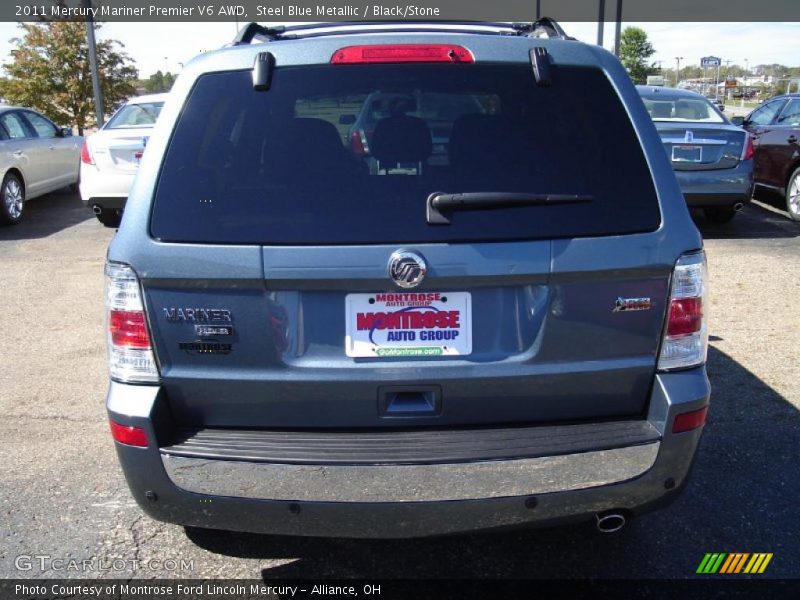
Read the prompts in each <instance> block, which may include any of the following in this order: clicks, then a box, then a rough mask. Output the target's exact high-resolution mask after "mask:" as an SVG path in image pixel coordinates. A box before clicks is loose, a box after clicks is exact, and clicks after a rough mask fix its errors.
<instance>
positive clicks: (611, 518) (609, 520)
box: [595, 511, 627, 533]
mask: <svg viewBox="0 0 800 600" xmlns="http://www.w3.org/2000/svg"><path fill="white" fill-rule="evenodd" d="M595 518H596V519H597V531H599V532H600V533H615V532H617V531H619V530H620V529H622V528H623V527H625V523H626V522H627V520H626V519H625V515H623V514H622V513H618V512H613V511H610V512H605V513H597V514H596V515H595Z"/></svg>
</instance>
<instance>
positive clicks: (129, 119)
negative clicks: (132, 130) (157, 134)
mask: <svg viewBox="0 0 800 600" xmlns="http://www.w3.org/2000/svg"><path fill="white" fill-rule="evenodd" d="M162 106H164V103H163V102H143V103H141V104H126V105H125V106H123V107H122V108H120V109H119V110H118V111H117V112H116V114H115V115H114V116H113V117H111V119H109V121H108V123H107V124H106V126H105V128H106V129H124V128H127V127H152V126H153V125H155V123H156V119H158V113H160V112H161V107H162Z"/></svg>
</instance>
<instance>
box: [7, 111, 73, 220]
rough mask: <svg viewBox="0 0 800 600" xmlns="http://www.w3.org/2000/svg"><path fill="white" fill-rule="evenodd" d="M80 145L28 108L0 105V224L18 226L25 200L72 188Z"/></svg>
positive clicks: (68, 132) (64, 129)
mask: <svg viewBox="0 0 800 600" xmlns="http://www.w3.org/2000/svg"><path fill="white" fill-rule="evenodd" d="M82 142H83V138H82V137H79V136H73V135H72V129H70V128H59V127H56V126H55V125H54V124H53V122H52V121H50V119H48V118H47V117H45V116H43V115H40V114H39V113H37V112H35V111H33V110H31V109H29V108H21V107H17V106H0V175H2V187H0V197H1V198H2V202H0V223H3V224H5V225H14V224H16V223H19V222H20V221H21V220H22V216H23V214H24V212H25V203H26V202H27V201H28V200H30V199H31V198H35V197H36V196H41V195H43V194H46V193H48V192H52V191H54V190H57V189H59V188H63V187H66V186H68V185H73V186H74V185H76V184H77V183H78V164H79V162H80V160H79V156H80V151H81V150H80V148H81V143H82Z"/></svg>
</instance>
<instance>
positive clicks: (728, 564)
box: [719, 554, 737, 573]
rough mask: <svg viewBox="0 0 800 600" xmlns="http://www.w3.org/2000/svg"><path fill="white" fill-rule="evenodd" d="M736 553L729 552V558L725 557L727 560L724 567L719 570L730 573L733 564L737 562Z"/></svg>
mask: <svg viewBox="0 0 800 600" xmlns="http://www.w3.org/2000/svg"><path fill="white" fill-rule="evenodd" d="M736 556H737V555H736V554H728V558H727V559H725V562H724V563H722V568H721V569H720V570H719V572H720V573H728V572H729V571H728V569H730V568H731V565H732V564H733V563H734V562H736Z"/></svg>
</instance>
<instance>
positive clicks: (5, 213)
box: [0, 173, 25, 225]
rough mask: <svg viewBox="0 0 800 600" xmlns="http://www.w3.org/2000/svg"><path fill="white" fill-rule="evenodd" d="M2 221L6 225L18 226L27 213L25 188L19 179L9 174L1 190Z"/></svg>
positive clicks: (4, 179) (0, 219)
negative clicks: (23, 215)
mask: <svg viewBox="0 0 800 600" xmlns="http://www.w3.org/2000/svg"><path fill="white" fill-rule="evenodd" d="M0 200H2V201H0V221H2V222H3V223H5V224H6V225H16V224H17V223H19V222H20V221H21V220H22V214H23V213H24V212H25V188H24V187H23V185H22V182H21V181H20V179H19V177H17V176H16V175H14V174H12V173H8V174H7V175H6V176H5V177H4V178H3V185H2V188H0Z"/></svg>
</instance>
